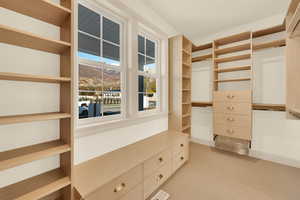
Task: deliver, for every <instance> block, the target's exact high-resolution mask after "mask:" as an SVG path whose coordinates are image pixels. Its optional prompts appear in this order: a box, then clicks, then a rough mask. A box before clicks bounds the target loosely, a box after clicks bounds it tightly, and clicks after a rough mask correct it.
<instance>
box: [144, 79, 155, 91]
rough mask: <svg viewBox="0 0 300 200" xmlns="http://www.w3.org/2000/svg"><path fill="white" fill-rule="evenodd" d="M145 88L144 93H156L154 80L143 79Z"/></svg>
mask: <svg viewBox="0 0 300 200" xmlns="http://www.w3.org/2000/svg"><path fill="white" fill-rule="evenodd" d="M145 86H146V93H155V92H156V79H155V78H150V77H145Z"/></svg>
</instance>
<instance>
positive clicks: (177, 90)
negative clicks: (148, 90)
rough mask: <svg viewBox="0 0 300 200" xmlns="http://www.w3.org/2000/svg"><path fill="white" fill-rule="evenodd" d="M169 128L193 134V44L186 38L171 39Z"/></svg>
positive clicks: (176, 37)
mask: <svg viewBox="0 0 300 200" xmlns="http://www.w3.org/2000/svg"><path fill="white" fill-rule="evenodd" d="M169 59H170V62H169V66H170V67H169V73H170V79H169V80H170V89H169V91H170V95H169V96H170V98H169V101H170V102H169V105H170V120H169V128H170V129H173V130H177V131H181V132H183V133H186V134H189V135H190V134H191V110H192V109H191V107H192V102H191V90H192V88H191V85H192V84H191V77H192V43H191V42H190V41H189V40H188V39H187V38H186V37H184V36H175V37H173V38H170V39H169Z"/></svg>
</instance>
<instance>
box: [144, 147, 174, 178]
mask: <svg viewBox="0 0 300 200" xmlns="http://www.w3.org/2000/svg"><path fill="white" fill-rule="evenodd" d="M171 159H172V151H171V148H168V149H167V150H165V151H163V152H161V153H159V154H157V155H155V156H153V157H152V158H150V159H149V160H147V161H146V162H144V177H148V176H149V175H151V174H152V173H153V172H154V171H155V170H157V169H159V168H160V167H162V166H163V165H165V164H166V163H167V162H171Z"/></svg>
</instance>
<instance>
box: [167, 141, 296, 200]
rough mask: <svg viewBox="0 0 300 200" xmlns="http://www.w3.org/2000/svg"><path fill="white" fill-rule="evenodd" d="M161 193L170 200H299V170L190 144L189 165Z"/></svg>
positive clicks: (168, 182)
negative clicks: (168, 194) (165, 192)
mask: <svg viewBox="0 0 300 200" xmlns="http://www.w3.org/2000/svg"><path fill="white" fill-rule="evenodd" d="M162 189H163V190H165V191H167V192H169V193H170V195H171V198H170V200H300V169H298V168H293V167H288V166H284V165H280V164H276V163H272V162H268V161H263V160H257V159H253V158H249V157H241V156H237V155H235V154H231V153H225V152H222V151H217V150H215V149H213V148H210V147H207V146H203V145H199V144H195V143H191V155H190V161H189V163H187V164H186V165H185V166H183V168H181V169H180V170H179V171H178V172H177V173H176V174H175V175H174V176H172V177H171V178H170V179H169V180H168V181H167V182H166V183H165V184H164V185H163V186H162Z"/></svg>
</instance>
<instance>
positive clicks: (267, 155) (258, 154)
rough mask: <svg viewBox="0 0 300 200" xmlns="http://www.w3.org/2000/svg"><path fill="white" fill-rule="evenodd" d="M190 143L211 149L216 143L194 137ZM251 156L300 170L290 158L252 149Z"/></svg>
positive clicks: (297, 163)
mask: <svg viewBox="0 0 300 200" xmlns="http://www.w3.org/2000/svg"><path fill="white" fill-rule="evenodd" d="M190 141H191V142H194V143H197V144H202V145H206V146H210V147H214V146H215V143H214V142H213V141H209V140H202V139H198V138H193V137H192V138H191V139H190ZM249 156H250V157H253V158H256V159H261V160H266V161H270V162H274V163H278V164H282V165H287V166H291V167H296V168H300V161H299V160H294V159H290V158H286V157H283V156H278V155H274V154H270V153H266V152H262V151H257V150H252V149H250V152H249Z"/></svg>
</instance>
